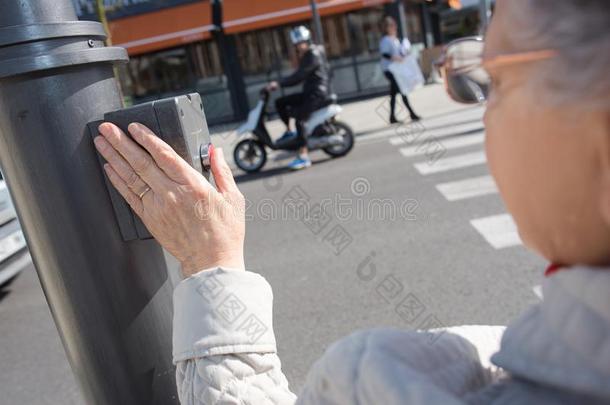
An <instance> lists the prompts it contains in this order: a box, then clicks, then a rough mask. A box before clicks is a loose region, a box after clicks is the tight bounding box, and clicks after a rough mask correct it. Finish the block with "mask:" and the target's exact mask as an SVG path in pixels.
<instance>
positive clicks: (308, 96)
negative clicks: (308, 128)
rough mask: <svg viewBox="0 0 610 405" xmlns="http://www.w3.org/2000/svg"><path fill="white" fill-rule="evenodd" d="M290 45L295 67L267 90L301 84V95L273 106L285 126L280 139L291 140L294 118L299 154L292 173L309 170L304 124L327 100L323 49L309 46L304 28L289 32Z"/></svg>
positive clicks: (326, 74)
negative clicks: (289, 73)
mask: <svg viewBox="0 0 610 405" xmlns="http://www.w3.org/2000/svg"><path fill="white" fill-rule="evenodd" d="M290 41H291V42H292V44H293V45H294V46H295V48H296V51H297V55H298V57H299V67H298V68H297V70H296V71H295V72H294V73H293V74H291V75H290V76H288V77H285V78H283V79H282V80H280V81H279V82H276V81H273V82H271V83H269V84H268V85H267V90H269V91H273V90H276V89H277V88H278V87H292V86H295V85H297V84H299V83H303V91H302V92H301V93H296V94H290V95H287V96H284V97H280V98H278V99H277V100H276V102H275V105H276V109H277V112H278V114H279V115H280V118H281V120H282V121H283V122H284V124H286V133H285V134H284V135H283V137H288V136H294V133H292V132H291V131H290V118H291V117H292V118H294V119H295V122H296V129H297V135H296V136H298V143H299V146H300V148H299V153H298V156H297V157H296V159H295V160H293V161H292V162H291V163H290V164H289V166H288V167H290V168H291V169H294V170H298V169H303V168H306V167H309V166H311V160H310V159H309V156H308V153H307V139H306V135H307V134H306V133H305V129H304V127H303V123H304V121H305V120H306V119H307V118H308V117H309V115H310V114H311V113H312V112H314V111H316V110H317V109H319V108H321V107H322V105H323V104H324V102H325V101H326V100H327V99H328V97H329V93H330V90H329V71H330V68H329V66H328V63H327V61H326V55H325V52H324V47H322V46H321V45H315V44H313V43H312V42H311V32H310V31H309V30H308V29H307V28H306V27H304V26H299V27H296V28H294V29H293V30H292V31H291V32H290Z"/></svg>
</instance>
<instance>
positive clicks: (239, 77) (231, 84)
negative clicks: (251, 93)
mask: <svg viewBox="0 0 610 405" xmlns="http://www.w3.org/2000/svg"><path fill="white" fill-rule="evenodd" d="M211 5H212V24H214V29H213V30H212V38H214V42H216V46H217V47H218V51H219V54H220V60H221V63H222V69H223V70H224V72H225V77H226V78H227V87H228V88H229V93H230V94H231V107H232V108H233V111H234V115H235V118H237V119H244V118H246V117H247V116H248V111H249V110H250V106H249V105H248V94H247V93H246V83H245V81H244V74H243V71H242V69H241V63H240V60H239V56H238V54H237V45H236V44H235V38H234V37H233V36H230V35H227V34H225V31H224V27H223V3H222V0H212V2H211Z"/></svg>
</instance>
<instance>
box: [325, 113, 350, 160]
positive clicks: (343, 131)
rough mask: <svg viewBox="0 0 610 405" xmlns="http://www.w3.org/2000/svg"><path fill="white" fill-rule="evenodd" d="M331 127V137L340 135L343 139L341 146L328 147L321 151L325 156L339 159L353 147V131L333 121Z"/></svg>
mask: <svg viewBox="0 0 610 405" xmlns="http://www.w3.org/2000/svg"><path fill="white" fill-rule="evenodd" d="M331 125H332V127H333V130H334V131H333V132H334V134H333V135H341V136H342V137H343V144H341V145H335V146H329V147H327V148H324V149H322V150H323V151H324V152H325V153H326V154H327V155H330V156H332V157H341V156H345V155H347V154H348V153H349V152H350V151H351V150H352V148H353V147H354V131H353V130H352V128H351V127H350V126H349V125H347V124H346V123H344V122H341V121H334V122H332V123H331Z"/></svg>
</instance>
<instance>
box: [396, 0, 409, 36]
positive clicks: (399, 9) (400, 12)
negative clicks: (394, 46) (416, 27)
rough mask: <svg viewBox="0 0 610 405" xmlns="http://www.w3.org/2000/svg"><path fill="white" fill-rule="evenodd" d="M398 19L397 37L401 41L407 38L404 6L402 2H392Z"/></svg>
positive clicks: (398, 0) (399, 0)
mask: <svg viewBox="0 0 610 405" xmlns="http://www.w3.org/2000/svg"><path fill="white" fill-rule="evenodd" d="M394 4H395V5H396V13H397V17H398V21H397V22H398V35H399V36H400V38H401V39H404V38H407V16H406V14H405V4H404V3H403V1H402V0H394Z"/></svg>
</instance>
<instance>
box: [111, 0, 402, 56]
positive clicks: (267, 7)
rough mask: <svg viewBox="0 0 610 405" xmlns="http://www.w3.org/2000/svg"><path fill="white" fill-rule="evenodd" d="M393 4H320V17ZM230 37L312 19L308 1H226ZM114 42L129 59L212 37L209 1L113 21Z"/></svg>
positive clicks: (375, 0) (323, 0) (357, 0)
mask: <svg viewBox="0 0 610 405" xmlns="http://www.w3.org/2000/svg"><path fill="white" fill-rule="evenodd" d="M389 1H391V0H318V1H317V4H318V10H319V12H320V15H322V16H324V15H331V14H338V13H344V12H347V11H351V10H357V9H361V8H365V7H371V6H374V5H379V4H383V3H386V2H389ZM223 16H224V26H225V31H226V32H227V33H237V32H243V31H250V30H255V29H260V28H265V27H270V26H275V25H281V24H289V23H291V22H296V21H302V20H304V19H308V18H311V9H310V5H309V0H282V1H274V0H256V1H253V0H226V1H225V2H224V12H223ZM109 25H110V32H111V35H112V41H113V43H114V44H116V45H117V46H123V47H125V48H127V50H128V52H129V54H130V55H137V54H140V53H145V52H151V51H155V50H160V49H165V48H170V47H173V46H178V45H181V44H186V43H190V42H195V41H200V40H202V39H206V38H209V37H210V31H211V30H212V28H213V26H212V17H211V6H210V2H209V1H202V2H196V3H192V4H188V5H183V6H176V7H172V8H166V9H163V10H159V11H154V12H150V13H144V14H140V15H136V16H131V17H125V18H119V19H117V20H113V21H110V23H109Z"/></svg>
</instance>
